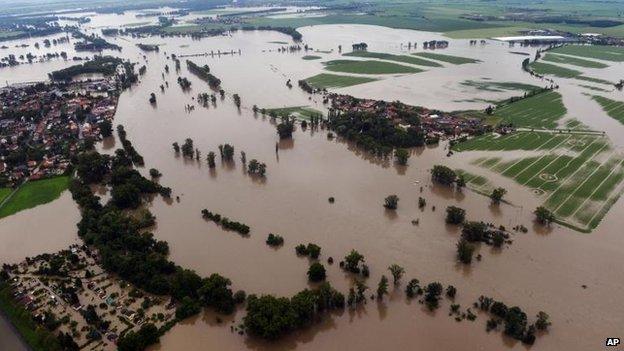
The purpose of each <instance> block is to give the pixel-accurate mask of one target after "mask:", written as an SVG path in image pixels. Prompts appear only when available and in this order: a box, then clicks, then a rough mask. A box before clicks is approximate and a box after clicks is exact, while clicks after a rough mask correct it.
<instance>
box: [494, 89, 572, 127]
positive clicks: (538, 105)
mask: <svg viewBox="0 0 624 351" xmlns="http://www.w3.org/2000/svg"><path fill="white" fill-rule="evenodd" d="M566 112H567V110H566V108H565V106H564V105H563V100H562V99H561V95H560V94H559V93H557V92H556V91H548V92H545V93H540V94H537V95H534V96H531V97H528V98H526V99H522V100H519V101H516V102H513V103H510V104H507V105H504V106H502V107H500V108H497V109H496V110H494V116H497V117H501V118H502V119H503V121H505V122H507V123H512V124H513V125H514V126H517V127H526V128H547V129H553V128H555V127H557V121H558V120H559V119H560V118H561V117H563V116H564V115H565V114H566Z"/></svg>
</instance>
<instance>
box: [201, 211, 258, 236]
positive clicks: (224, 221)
mask: <svg viewBox="0 0 624 351" xmlns="http://www.w3.org/2000/svg"><path fill="white" fill-rule="evenodd" d="M201 213H202V217H203V218H204V219H207V220H210V221H213V222H215V223H216V224H218V225H221V227H222V228H223V229H226V230H233V231H235V232H237V233H239V234H241V235H247V234H249V232H250V228H249V226H248V225H246V224H243V223H240V222H236V221H232V220H230V219H229V218H227V217H222V216H221V215H220V214H218V213H212V212H210V211H208V210H207V209H205V208H204V209H203V210H202V211H201Z"/></svg>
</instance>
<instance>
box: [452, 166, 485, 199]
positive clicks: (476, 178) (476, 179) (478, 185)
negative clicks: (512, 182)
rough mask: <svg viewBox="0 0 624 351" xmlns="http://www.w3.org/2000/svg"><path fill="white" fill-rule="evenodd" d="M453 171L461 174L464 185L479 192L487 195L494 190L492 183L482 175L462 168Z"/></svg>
mask: <svg viewBox="0 0 624 351" xmlns="http://www.w3.org/2000/svg"><path fill="white" fill-rule="evenodd" d="M455 173H457V174H458V175H461V176H463V177H464V181H465V182H466V186H467V187H468V188H470V189H471V190H474V191H476V192H477V193H479V194H483V195H486V196H488V195H490V194H491V193H492V190H494V186H493V185H492V183H490V181H489V180H488V179H487V178H485V177H483V176H480V175H477V174H472V173H469V172H466V171H465V170H463V169H456V170H455Z"/></svg>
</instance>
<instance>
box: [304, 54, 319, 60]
mask: <svg viewBox="0 0 624 351" xmlns="http://www.w3.org/2000/svg"><path fill="white" fill-rule="evenodd" d="M321 58H322V57H321V56H315V55H305V56H303V57H302V59H304V60H307V61H312V60H319V59H321Z"/></svg>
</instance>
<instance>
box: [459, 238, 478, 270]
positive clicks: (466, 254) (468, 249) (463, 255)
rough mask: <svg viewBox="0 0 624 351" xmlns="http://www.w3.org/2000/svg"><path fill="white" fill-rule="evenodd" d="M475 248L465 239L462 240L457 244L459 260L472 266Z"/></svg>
mask: <svg viewBox="0 0 624 351" xmlns="http://www.w3.org/2000/svg"><path fill="white" fill-rule="evenodd" d="M474 251H475V247H474V245H472V244H471V243H469V242H468V241H466V240H465V239H460V240H459V241H458V242H457V259H458V260H459V261H460V262H461V263H464V264H470V263H471V262H472V255H473V254H474Z"/></svg>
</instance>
